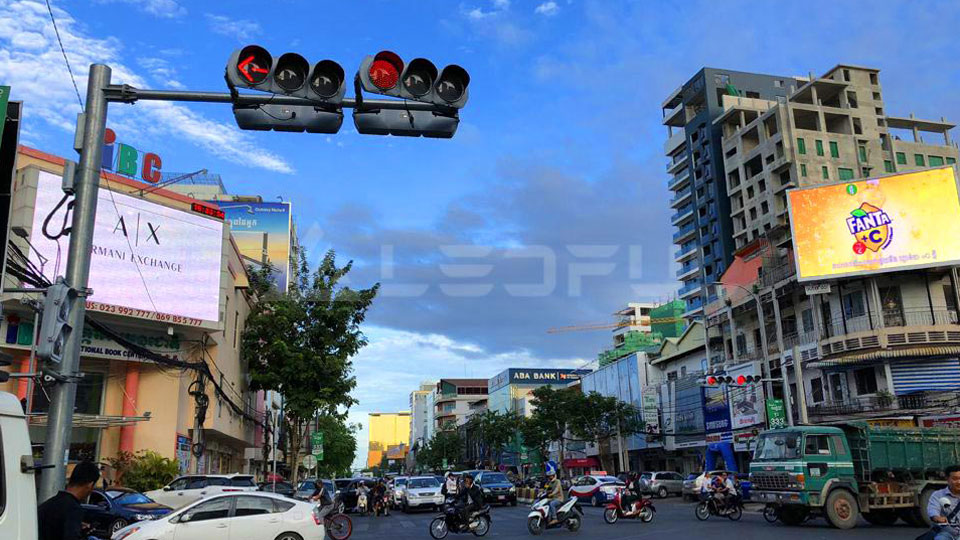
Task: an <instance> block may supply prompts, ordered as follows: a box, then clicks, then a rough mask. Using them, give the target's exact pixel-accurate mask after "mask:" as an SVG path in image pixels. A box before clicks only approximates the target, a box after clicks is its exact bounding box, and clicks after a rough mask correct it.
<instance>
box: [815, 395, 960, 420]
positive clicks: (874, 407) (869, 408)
mask: <svg viewBox="0 0 960 540" xmlns="http://www.w3.org/2000/svg"><path fill="white" fill-rule="evenodd" d="M957 405H960V396H958V395H957V393H956V392H918V393H916V394H909V395H903V396H895V395H892V394H889V393H887V394H881V395H871V396H858V397H852V398H848V399H845V400H843V401H834V402H827V403H819V404H813V405H810V406H809V407H808V409H807V411H808V414H809V416H810V418H811V420H814V419H815V418H816V419H820V418H822V417H827V416H847V415H856V414H858V413H869V412H877V411H895V410H924V409H942V408H951V407H956V406H957Z"/></svg>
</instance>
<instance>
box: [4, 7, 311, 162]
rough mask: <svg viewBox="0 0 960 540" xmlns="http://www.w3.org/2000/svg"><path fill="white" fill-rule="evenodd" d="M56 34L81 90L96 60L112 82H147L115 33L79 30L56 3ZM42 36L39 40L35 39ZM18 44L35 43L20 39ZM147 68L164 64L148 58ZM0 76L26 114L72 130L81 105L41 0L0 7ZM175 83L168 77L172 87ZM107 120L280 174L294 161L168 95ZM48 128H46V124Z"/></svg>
mask: <svg viewBox="0 0 960 540" xmlns="http://www.w3.org/2000/svg"><path fill="white" fill-rule="evenodd" d="M54 12H55V14H56V17H57V25H58V26H59V28H60V36H61V38H62V39H63V44H64V48H65V49H66V50H67V54H68V57H69V58H70V63H71V66H72V67H73V70H74V74H75V76H76V79H77V85H78V86H79V87H80V93H81V95H85V91H86V81H87V69H88V68H87V66H89V65H90V64H92V63H95V62H99V63H105V64H107V65H109V66H110V67H111V68H112V69H113V77H112V81H113V82H114V83H127V84H130V85H132V86H138V87H148V86H150V85H149V84H147V79H145V78H144V77H143V76H141V75H140V74H138V73H137V72H136V71H134V70H133V69H131V68H129V67H128V66H126V65H125V64H124V63H123V62H122V61H121V59H120V56H119V51H122V50H124V46H123V43H122V42H120V41H119V40H117V39H116V38H112V37H108V38H97V37H91V36H89V35H86V34H84V33H83V32H82V31H81V30H80V29H79V28H78V24H77V21H76V20H75V19H74V18H73V17H71V16H70V14H69V13H67V12H66V11H64V10H62V9H59V8H54ZM30 36H40V37H42V38H43V39H44V40H45V45H44V46H42V47H41V46H39V40H38V39H37V38H36V37H30ZM18 43H27V44H28V45H34V46H31V47H22V46H18V45H17V44H18ZM146 64H147V65H149V66H151V67H152V70H151V68H150V67H144V65H143V64H141V68H143V69H146V70H147V71H148V72H150V73H151V74H152V75H153V71H155V70H157V69H162V68H163V67H164V66H163V65H162V64H160V63H158V62H155V61H151V60H149V59H146ZM0 80H2V81H4V84H9V85H10V86H11V87H12V92H13V96H14V99H26V100H28V102H29V107H25V108H24V114H26V116H27V119H28V120H30V121H31V122H32V123H33V125H36V122H37V120H40V121H42V123H44V124H46V125H47V126H48V127H53V128H58V129H60V130H63V131H64V132H66V133H64V134H63V135H62V136H72V135H73V131H74V128H75V123H76V115H77V112H78V111H79V105H78V103H77V97H76V93H75V92H74V88H73V83H72V82H71V81H70V76H69V75H68V74H67V69H66V67H65V66H64V63H63V57H62V55H61V53H60V48H59V46H58V45H57V41H56V36H55V35H54V30H53V26H52V25H51V23H50V19H49V15H48V13H47V8H46V5H45V4H44V3H43V2H41V1H36V0H19V1H14V2H10V3H9V4H7V5H5V6H4V9H3V11H0ZM177 84H179V82H176V81H175V82H173V83H168V86H171V87H175V85H177ZM109 123H110V124H111V125H112V126H114V127H117V128H119V129H121V130H122V131H124V132H125V133H128V135H127V137H128V139H133V138H134V137H137V136H141V137H153V138H154V140H155V141H156V140H159V139H160V138H161V137H162V138H172V139H180V140H182V141H185V142H187V143H189V144H192V145H195V146H197V147H198V148H201V149H203V150H205V151H207V152H208V153H210V154H213V155H214V156H217V157H219V158H221V159H224V160H227V161H232V162H234V163H241V164H245V165H247V166H252V167H257V168H261V169H266V170H270V171H276V172H281V173H292V172H293V168H292V167H291V166H290V165H289V164H288V163H287V162H286V161H285V160H284V159H283V158H281V157H280V156H278V155H276V154H274V153H272V152H269V151H267V150H263V149H262V148H261V147H260V145H258V144H257V143H256V142H255V140H254V139H253V136H252V135H250V134H249V133H246V132H244V131H241V130H240V129H238V128H237V127H235V126H233V125H232V124H224V123H220V122H215V121H213V120H210V119H208V118H206V117H204V116H203V115H201V114H199V113H196V112H194V111H193V110H191V109H188V108H187V107H186V106H183V105H179V104H174V103H168V102H141V103H138V104H137V105H135V106H133V107H120V106H117V105H115V106H113V107H111V109H110V118H109ZM45 131H47V132H49V130H45Z"/></svg>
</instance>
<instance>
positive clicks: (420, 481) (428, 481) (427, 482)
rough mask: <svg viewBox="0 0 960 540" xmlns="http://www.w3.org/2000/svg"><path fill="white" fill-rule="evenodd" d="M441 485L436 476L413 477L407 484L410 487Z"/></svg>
mask: <svg viewBox="0 0 960 540" xmlns="http://www.w3.org/2000/svg"><path fill="white" fill-rule="evenodd" d="M439 485H440V482H437V479H436V478H412V479H411V480H410V482H409V483H408V484H407V487H408V488H410V489H422V488H435V487H437V486H439Z"/></svg>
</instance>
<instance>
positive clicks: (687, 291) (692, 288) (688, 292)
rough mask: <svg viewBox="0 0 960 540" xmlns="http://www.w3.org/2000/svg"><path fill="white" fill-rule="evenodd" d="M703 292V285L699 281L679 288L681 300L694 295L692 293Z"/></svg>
mask: <svg viewBox="0 0 960 540" xmlns="http://www.w3.org/2000/svg"><path fill="white" fill-rule="evenodd" d="M702 290H703V283H701V282H700V280H697V281H691V282H690V283H688V284H686V285H684V286H683V287H680V291H679V293H678V294H679V296H680V299H681V300H686V299H687V298H690V297H691V296H693V295H694V293H697V294H699V293H700V291H702Z"/></svg>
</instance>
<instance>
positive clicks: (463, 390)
mask: <svg viewBox="0 0 960 540" xmlns="http://www.w3.org/2000/svg"><path fill="white" fill-rule="evenodd" d="M433 403H434V409H433V416H434V427H435V428H436V430H438V431H443V430H448V429H455V428H457V427H458V426H460V425H462V424H463V423H465V422H466V421H467V419H468V418H469V417H470V416H471V415H472V414H473V413H474V412H476V411H477V409H478V408H481V407H482V408H486V405H487V379H440V381H439V382H438V383H437V386H436V388H435V390H434V394H433Z"/></svg>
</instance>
